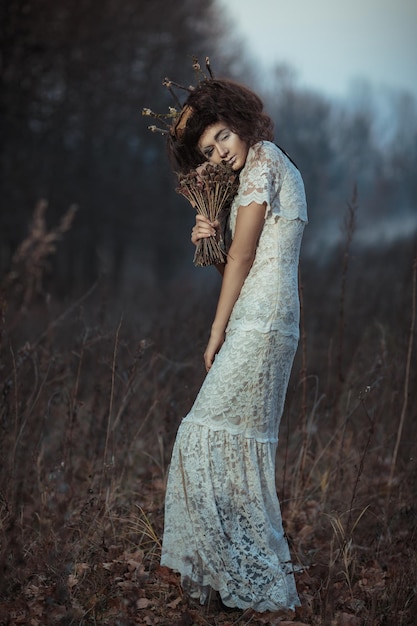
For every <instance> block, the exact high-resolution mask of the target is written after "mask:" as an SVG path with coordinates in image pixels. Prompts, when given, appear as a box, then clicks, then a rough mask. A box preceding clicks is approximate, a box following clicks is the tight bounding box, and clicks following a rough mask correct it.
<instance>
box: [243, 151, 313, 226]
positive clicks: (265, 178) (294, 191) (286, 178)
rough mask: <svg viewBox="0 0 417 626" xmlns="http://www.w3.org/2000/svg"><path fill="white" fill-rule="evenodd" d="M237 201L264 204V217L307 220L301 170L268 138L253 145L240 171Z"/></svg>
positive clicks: (244, 203) (245, 203)
mask: <svg viewBox="0 0 417 626" xmlns="http://www.w3.org/2000/svg"><path fill="white" fill-rule="evenodd" d="M237 200H238V203H239V205H242V206H247V205H248V204H250V203H251V202H256V203H257V204H263V203H265V205H266V210H265V218H276V217H279V216H282V217H285V218H287V219H297V218H299V219H301V220H302V221H304V222H306V221H307V207H306V199H305V191H304V184H303V180H302V178H301V174H300V172H299V171H298V169H297V168H296V167H295V166H294V164H293V163H292V162H291V161H290V160H289V159H288V157H286V155H285V154H284V153H283V152H282V151H281V150H280V149H279V148H278V146H276V145H275V144H273V143H271V142H269V141H262V142H259V143H257V144H256V145H255V146H252V148H250V150H249V152H248V157H247V160H246V164H245V167H244V168H243V170H242V172H241V174H240V184H239V192H238V198H237Z"/></svg>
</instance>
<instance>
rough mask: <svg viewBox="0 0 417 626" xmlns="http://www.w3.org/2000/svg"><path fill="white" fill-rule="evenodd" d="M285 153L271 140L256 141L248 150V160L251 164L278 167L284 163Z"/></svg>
mask: <svg viewBox="0 0 417 626" xmlns="http://www.w3.org/2000/svg"><path fill="white" fill-rule="evenodd" d="M285 159H286V157H285V155H284V153H283V152H282V151H281V150H280V149H279V148H278V146H277V145H275V144H274V143H272V141H265V140H263V141H258V143H255V144H254V145H253V146H251V148H249V151H248V159H247V160H248V161H249V163H251V165H252V166H253V165H255V164H258V165H259V166H261V167H262V166H263V165H264V166H267V167H268V168H270V167H271V166H275V167H280V166H282V165H284V164H285Z"/></svg>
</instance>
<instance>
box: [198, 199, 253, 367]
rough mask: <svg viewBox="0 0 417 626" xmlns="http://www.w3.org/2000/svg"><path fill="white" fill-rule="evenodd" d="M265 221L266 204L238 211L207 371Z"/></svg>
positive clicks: (214, 325)
mask: <svg viewBox="0 0 417 626" xmlns="http://www.w3.org/2000/svg"><path fill="white" fill-rule="evenodd" d="M264 218H265V204H257V203H256V202H251V203H250V204H249V205H247V206H241V207H239V209H238V212H237V218H236V228H235V234H234V237H233V242H232V245H231V246H230V250H229V253H228V257H227V263H226V265H225V266H224V273H223V281H222V287H221V290H220V296H219V301H218V303H217V310H216V315H215V318H214V321H213V324H212V327H211V334H210V339H209V342H208V344H207V348H206V351H205V353H204V363H205V366H206V370H207V371H208V370H209V369H210V367H211V366H212V365H213V361H214V357H215V355H216V354H217V352H218V351H219V350H220V348H221V346H222V344H223V341H224V331H225V330H226V326H227V323H228V321H229V318H230V315H231V313H232V309H233V307H234V305H235V302H236V300H237V299H238V297H239V294H240V290H241V289H242V285H243V283H244V282H245V279H246V277H247V275H248V274H249V270H250V268H251V267H252V264H253V261H254V258H255V254H256V247H257V245H258V240H259V236H260V234H261V232H262V228H263V225H264V221H265V220H264Z"/></svg>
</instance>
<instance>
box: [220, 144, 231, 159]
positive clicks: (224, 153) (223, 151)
mask: <svg viewBox="0 0 417 626" xmlns="http://www.w3.org/2000/svg"><path fill="white" fill-rule="evenodd" d="M218 150H219V155H220V158H221V159H224V157H225V156H227V154H228V152H229V150H228V149H227V148H226V147H225V146H219V148H218Z"/></svg>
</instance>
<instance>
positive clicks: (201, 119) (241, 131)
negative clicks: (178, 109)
mask: <svg viewBox="0 0 417 626" xmlns="http://www.w3.org/2000/svg"><path fill="white" fill-rule="evenodd" d="M184 106H187V107H190V108H189V109H188V108H187V114H188V115H187V119H186V124H185V125H184V126H183V127H182V128H181V132H179V131H178V129H177V130H174V132H172V133H171V134H170V135H169V137H168V153H169V156H170V160H171V162H172V165H173V167H174V168H175V169H176V170H177V171H181V172H187V171H189V170H191V169H194V168H196V167H197V166H198V165H199V164H200V163H201V162H202V160H204V159H203V156H202V154H201V152H200V150H199V149H198V141H199V139H200V137H201V135H202V134H203V133H204V131H205V130H206V128H207V127H208V126H211V125H212V124H216V123H217V122H225V123H226V124H227V125H228V126H229V128H230V130H232V131H233V132H235V133H236V134H237V135H239V137H240V139H242V140H243V141H246V142H247V144H248V146H253V145H254V144H255V143H257V142H258V141H261V140H267V141H273V138H274V133H273V122H272V120H271V118H270V117H269V116H268V115H267V114H266V113H264V111H263V108H264V106H263V102H262V100H261V99H260V98H259V97H258V96H257V95H256V94H255V93H254V92H253V91H251V90H250V89H248V88H247V87H245V86H244V85H241V84H239V83H236V82H234V81H231V80H226V79H218V80H217V79H215V80H213V79H212V80H204V81H203V82H201V83H200V84H199V85H198V86H197V87H196V88H195V89H194V90H193V91H191V93H190V95H189V96H188V98H187V101H186V102H185V105H184ZM183 110H184V109H183Z"/></svg>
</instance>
